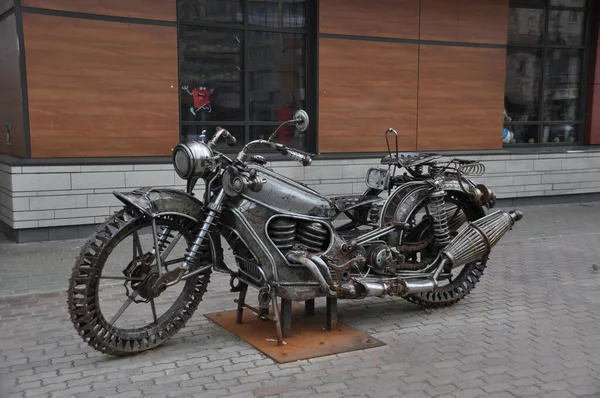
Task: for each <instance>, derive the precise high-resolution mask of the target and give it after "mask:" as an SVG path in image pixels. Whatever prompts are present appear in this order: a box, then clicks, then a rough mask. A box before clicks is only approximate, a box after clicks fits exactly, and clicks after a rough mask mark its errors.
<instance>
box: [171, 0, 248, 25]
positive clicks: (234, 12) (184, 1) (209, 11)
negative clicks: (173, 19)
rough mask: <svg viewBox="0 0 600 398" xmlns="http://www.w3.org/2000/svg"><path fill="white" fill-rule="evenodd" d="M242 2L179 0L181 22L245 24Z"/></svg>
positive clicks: (178, 12) (231, 0)
mask: <svg viewBox="0 0 600 398" xmlns="http://www.w3.org/2000/svg"><path fill="white" fill-rule="evenodd" d="M243 11H244V7H243V4H242V0H177V14H178V18H179V21H180V22H184V23H197V22H212V23H238V24H241V23H242V22H243V15H244V14H243Z"/></svg>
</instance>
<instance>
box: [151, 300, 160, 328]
mask: <svg viewBox="0 0 600 398" xmlns="http://www.w3.org/2000/svg"><path fill="white" fill-rule="evenodd" d="M150 307H152V317H153V318H154V323H156V322H157V321H158V318H157V317H156V307H155V306H154V299H150Z"/></svg>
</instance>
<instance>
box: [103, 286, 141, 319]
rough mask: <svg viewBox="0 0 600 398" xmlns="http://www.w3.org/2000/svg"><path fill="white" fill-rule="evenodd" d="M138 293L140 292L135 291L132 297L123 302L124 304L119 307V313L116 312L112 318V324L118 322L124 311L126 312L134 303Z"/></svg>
mask: <svg viewBox="0 0 600 398" xmlns="http://www.w3.org/2000/svg"><path fill="white" fill-rule="evenodd" d="M137 295H138V292H134V293H133V294H132V295H131V297H129V298H128V299H127V301H125V303H123V305H122V306H121V308H119V311H117V313H116V314H115V316H113V317H112V319H111V320H110V323H111V325H113V324H114V323H115V322H117V321H118V320H119V318H120V317H121V315H123V313H124V312H125V310H126V309H127V308H128V307H129V306H130V305H131V303H133V299H134V298H136V297H137Z"/></svg>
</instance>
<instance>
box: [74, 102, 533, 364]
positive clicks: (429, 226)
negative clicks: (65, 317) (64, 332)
mask: <svg viewBox="0 0 600 398" xmlns="http://www.w3.org/2000/svg"><path fill="white" fill-rule="evenodd" d="M308 123H309V119H308V115H307V114H306V112H304V111H302V110H300V111H298V112H296V114H295V117H294V119H293V120H290V121H288V122H284V123H282V124H281V125H280V126H279V127H278V128H277V129H276V130H275V132H274V133H273V134H272V135H271V136H270V137H269V139H267V140H263V139H260V140H255V141H252V142H249V143H248V144H246V145H245V146H244V147H243V148H242V149H241V151H240V152H239V153H238V155H237V157H236V158H235V159H230V158H228V157H227V156H225V155H224V154H222V153H220V152H218V151H217V150H216V148H215V146H216V144H217V143H218V142H219V141H220V140H224V141H225V142H226V143H227V144H228V145H229V146H234V145H235V144H236V140H235V138H234V137H233V136H232V135H231V134H230V133H229V132H228V131H227V130H225V129H222V128H217V129H216V133H215V134H214V136H213V138H212V139H211V140H210V141H208V142H206V139H205V138H203V137H201V139H200V140H199V141H192V142H188V143H185V144H178V145H177V146H176V147H175V148H174V149H173V165H174V168H175V171H176V172H177V174H178V175H179V176H180V177H181V178H183V179H185V180H186V181H187V188H186V191H185V192H184V191H181V190H175V189H153V188H143V189H138V190H134V191H132V192H129V193H119V192H115V193H114V195H115V196H116V197H117V198H118V199H119V200H120V201H121V202H123V204H124V207H123V208H122V209H121V210H120V211H118V212H117V213H115V214H114V215H112V216H111V217H109V218H108V219H107V220H106V222H105V223H103V224H102V225H100V226H99V227H98V229H97V230H96V232H95V234H94V235H93V236H92V237H91V238H90V239H89V240H88V242H87V243H86V244H85V245H84V246H83V247H82V249H81V253H80V255H79V257H78V258H77V261H76V264H75V267H74V268H73V272H72V276H71V278H70V280H69V289H68V310H69V313H70V316H71V320H72V322H73V324H74V326H75V328H76V330H77V331H78V333H79V335H80V336H81V337H82V338H83V339H84V340H85V341H86V342H87V343H88V344H89V345H91V346H92V347H93V348H94V349H96V350H98V351H101V352H103V353H107V354H112V355H125V354H132V353H136V352H140V351H144V350H148V349H151V348H154V347H157V346H159V345H160V344H162V343H164V342H165V341H167V340H168V339H169V338H170V337H172V336H173V335H174V334H175V333H177V332H178V331H179V330H180V329H181V328H183V327H184V325H185V324H186V322H187V321H188V320H189V319H190V317H191V316H192V314H193V313H194V311H195V310H196V309H197V307H198V305H199V303H200V302H201V301H202V298H203V295H204V293H205V292H206V288H207V285H208V283H209V281H210V276H211V273H212V272H213V271H217V272H224V273H227V274H229V275H230V276H231V281H230V284H231V291H238V292H240V291H242V292H243V294H244V296H245V294H246V290H247V288H248V287H249V286H250V287H253V288H256V289H257V290H258V303H259V308H260V309H259V310H258V311H259V313H260V314H261V315H262V316H263V317H264V318H269V319H272V320H275V323H276V327H277V333H278V334H277V335H278V342H279V343H280V344H281V342H282V333H281V325H280V319H279V310H278V307H277V299H278V298H280V299H282V300H284V299H285V300H292V301H301V300H302V301H304V300H310V299H314V298H316V297H328V298H339V299H352V300H355V299H363V298H366V297H372V296H376V297H384V296H399V297H403V298H405V299H407V300H409V301H411V302H413V303H416V304H419V305H423V306H427V307H440V306H447V305H451V304H454V303H456V302H457V301H459V300H460V299H461V298H463V297H464V296H466V295H467V294H469V292H470V291H471V290H472V289H473V288H474V287H475V285H476V284H477V282H478V281H479V279H480V277H481V276H482V274H483V271H484V269H485V268H486V263H487V260H488V257H489V254H490V251H491V249H492V248H493V247H494V245H496V244H497V243H498V241H499V240H500V239H501V238H502V237H503V235H504V234H505V233H506V232H507V231H509V230H510V229H511V228H512V227H513V225H514V224H515V222H516V221H518V220H520V219H521V218H522V214H521V213H520V212H518V211H510V212H506V211H503V210H496V211H493V212H491V209H492V208H493V207H494V204H495V200H496V199H495V195H494V193H493V191H492V190H491V189H489V188H488V187H486V186H485V185H482V184H476V183H475V182H473V181H472V180H471V179H469V178H467V176H469V175H481V174H482V173H483V171H484V168H483V166H482V165H481V164H480V163H478V162H473V161H467V160H461V159H453V160H451V161H448V162H445V163H444V162H442V161H441V160H440V156H438V155H434V154H415V155H411V154H400V153H399V152H398V137H397V134H396V132H395V131H394V130H393V129H389V130H388V131H387V132H386V133H385V138H386V141H388V135H389V134H395V135H396V151H395V153H393V152H392V151H391V148H390V144H389V141H388V155H387V156H385V157H384V158H383V159H382V161H381V163H382V164H383V165H386V166H387V168H385V167H384V168H371V169H369V170H368V173H367V181H366V184H367V186H368V189H367V191H366V192H364V194H362V195H353V196H339V197H326V196H324V195H321V194H320V193H318V192H316V191H315V190H313V189H310V188H309V187H307V186H306V185H304V184H301V183H299V182H297V181H294V180H293V179H290V178H287V177H285V176H282V175H280V174H278V173H276V172H274V171H272V170H270V169H269V168H267V167H266V166H267V162H266V161H265V158H264V157H262V156H259V155H254V156H251V155H250V154H249V149H250V148H253V147H259V146H262V147H267V148H272V149H274V150H276V151H277V152H279V153H281V154H282V155H284V156H287V157H288V158H290V159H293V160H297V161H299V162H301V163H302V164H303V165H304V166H308V165H310V164H311V162H312V155H310V154H308V153H304V152H302V151H299V150H295V149H290V148H288V147H286V146H284V145H282V144H279V143H277V142H276V141H275V139H274V138H275V137H276V134H277V131H278V130H279V128H280V127H281V126H284V125H294V124H295V126H296V128H297V129H298V130H300V131H305V130H306V129H307V127H308ZM398 169H405V170H406V171H405V172H404V173H403V174H402V175H396V171H397V170H398ZM200 179H201V180H203V181H204V183H205V189H204V195H203V200H202V201H201V200H199V199H198V198H197V197H195V195H194V193H193V192H194V187H195V186H196V183H197V182H198V181H199V180H200ZM386 195H387V197H385V196H386ZM342 215H346V216H347V217H348V219H349V221H348V222H346V223H345V224H342V225H339V221H340V220H338V219H339V218H341V216H342ZM336 225H337V226H336ZM143 229H146V230H149V233H147V234H143V233H142V232H141V231H142V230H143ZM221 237H223V238H224V239H225V240H226V241H227V243H228V245H229V246H230V248H231V249H232V251H233V255H234V256H235V261H236V265H237V270H236V271H233V270H231V269H230V268H229V267H227V265H226V264H225V262H224V256H223V249H222V247H221ZM128 238H131V239H132V243H131V245H130V246H126V247H128V249H127V258H126V259H125V260H119V259H117V261H116V263H117V264H116V265H114V266H108V265H107V260H108V259H109V258H110V255H111V253H113V251H114V250H115V248H116V247H117V246H118V245H119V244H120V243H122V242H123V241H125V239H128ZM182 238H183V239H182ZM143 239H148V240H150V247H151V249H149V250H143V248H142V244H141V242H142V240H143ZM178 243H182V245H183V246H184V247H185V248H184V250H183V251H182V252H179V253H176V258H174V259H172V260H169V259H168V258H169V256H170V255H171V254H173V253H174V252H176V250H174V248H175V247H176V245H177V244H178ZM131 253H133V254H131ZM114 269H117V272H119V273H115V274H113V275H111V274H110V273H111V272H115V271H113V270H114ZM101 281H105V282H106V283H109V282H111V281H112V283H118V285H117V286H118V288H119V292H118V293H115V294H113V298H114V297H115V295H117V297H118V296H119V295H121V297H123V298H124V299H125V302H124V303H123V305H121V306H120V307H119V309H118V310H117V311H116V313H115V315H114V316H112V317H110V319H109V317H107V316H105V314H104V312H105V310H104V307H105V306H107V305H108V304H107V302H106V301H103V300H101V299H99V291H100V290H101ZM107 281H108V282H107ZM103 286H104V285H103ZM111 286H113V285H111ZM175 286H179V287H180V288H181V293H180V294H179V295H178V296H177V297H176V298H174V302H173V304H172V305H170V306H168V309H166V310H165V311H164V313H163V314H159V311H158V310H157V307H158V304H157V303H158V302H159V301H160V302H161V303H162V301H165V300H166V299H168V298H169V291H170V290H171V289H174V288H175ZM113 288H114V287H113ZM132 303H135V308H136V309H139V308H140V307H139V306H140V305H141V306H144V307H145V308H146V311H150V310H148V304H149V307H150V309H151V313H152V318H150V315H149V314H148V320H146V321H140V322H141V324H140V325H135V326H131V327H130V326H127V327H126V326H120V325H118V324H117V322H121V321H122V320H123V319H124V320H125V321H130V322H137V319H138V318H139V316H138V313H141V312H142V310H141V309H139V310H138V311H136V312H135V313H134V314H132V315H128V316H127V317H123V316H122V315H123V313H124V312H125V311H126V310H127V308H129V307H130V306H131V304H132ZM271 307H272V309H273V316H274V319H273V318H272V317H269V316H268V312H269V308H271ZM248 308H251V307H249V306H248ZM238 312H239V310H238ZM238 321H240V319H239V317H238Z"/></svg>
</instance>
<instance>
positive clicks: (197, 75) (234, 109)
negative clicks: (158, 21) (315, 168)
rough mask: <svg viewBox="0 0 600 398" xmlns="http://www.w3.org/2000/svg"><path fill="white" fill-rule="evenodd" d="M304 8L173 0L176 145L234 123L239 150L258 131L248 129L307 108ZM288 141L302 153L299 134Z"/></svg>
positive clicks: (271, 1) (286, 2)
mask: <svg viewBox="0 0 600 398" xmlns="http://www.w3.org/2000/svg"><path fill="white" fill-rule="evenodd" d="M307 4H308V2H306V0H177V9H178V18H179V19H178V34H179V43H178V47H179V80H180V104H181V109H180V115H181V125H182V135H183V139H186V140H187V139H190V137H197V136H198V134H197V133H199V131H201V128H200V126H202V128H206V129H207V130H208V131H211V130H214V127H215V126H217V125H223V126H226V125H228V124H230V123H232V122H235V123H233V124H234V125H235V126H236V129H237V130H236V131H238V133H239V137H238V141H239V143H240V144H243V143H244V142H245V140H246V139H248V137H252V136H254V135H255V134H257V131H258V130H261V131H263V130H264V129H266V127H265V128H264V129H263V128H262V127H255V126H256V125H262V124H263V123H262V122H264V125H266V126H270V125H273V124H275V123H276V122H277V121H283V120H289V119H291V118H292V116H291V115H293V113H294V112H295V111H296V110H298V109H300V108H302V109H306V108H307V102H309V101H307V94H306V90H307V88H308V84H309V83H308V82H309V81H314V79H312V80H308V78H307V73H308V72H307V59H306V54H307V42H308V40H307V36H308V32H307V30H306V25H307V24H306V14H307V11H306V8H307ZM312 89H313V90H314V88H312ZM209 126H212V128H209ZM284 130H285V129H284ZM293 135H294V137H295V141H294V142H295V143H296V144H299V149H304V147H305V145H306V140H305V135H304V134H302V135H298V134H293ZM282 136H285V134H283V135H282Z"/></svg>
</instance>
